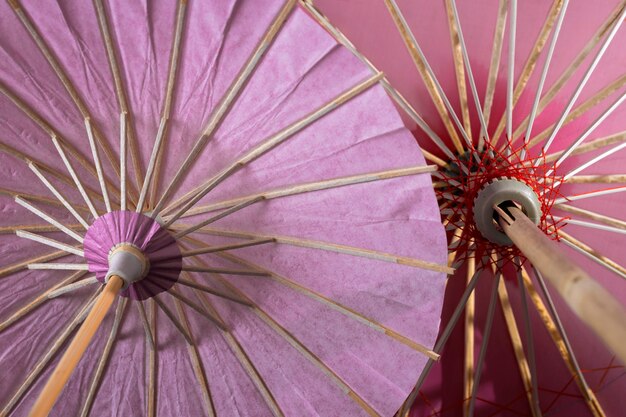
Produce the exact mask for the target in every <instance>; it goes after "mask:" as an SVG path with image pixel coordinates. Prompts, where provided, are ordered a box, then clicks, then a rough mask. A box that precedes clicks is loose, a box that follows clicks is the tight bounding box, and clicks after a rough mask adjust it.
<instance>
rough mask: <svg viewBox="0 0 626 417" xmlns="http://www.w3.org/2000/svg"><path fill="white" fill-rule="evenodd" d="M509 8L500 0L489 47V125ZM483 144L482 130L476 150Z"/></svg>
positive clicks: (485, 108) (486, 104) (486, 112)
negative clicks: (491, 45) (491, 43)
mask: <svg viewBox="0 0 626 417" xmlns="http://www.w3.org/2000/svg"><path fill="white" fill-rule="evenodd" d="M508 9H509V0H500V5H499V7H498V19H497V21H496V27H495V29H494V34H493V47H492V49H491V61H490V63H489V75H488V76H487V88H486V91H485V102H484V103H483V114H484V115H485V124H486V125H487V126H489V120H490V119H491V109H492V106H493V97H494V94H495V92H496V81H498V70H499V69H500V59H501V57H502V44H503V43H504V27H505V26H506V17H507V12H508ZM483 146H484V137H483V132H481V134H480V137H479V138H478V150H479V151H481V150H482V149H483Z"/></svg>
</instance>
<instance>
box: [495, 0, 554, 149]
mask: <svg viewBox="0 0 626 417" xmlns="http://www.w3.org/2000/svg"><path fill="white" fill-rule="evenodd" d="M561 7H563V0H554V1H553V2H552V6H551V7H550V10H549V11H548V14H547V16H546V20H545V22H544V23H543V26H542V28H541V31H540V32H539V35H538V36H537V39H536V40H535V44H534V45H533V48H532V49H531V51H530V55H529V56H528V59H527V60H526V62H525V63H524V67H523V68H522V71H521V73H520V76H519V78H518V79H517V83H516V84H515V89H514V91H513V97H512V101H511V107H513V108H514V107H515V106H516V105H517V102H518V100H519V99H520V97H521V96H522V93H523V92H524V89H525V88H526V85H527V84H528V81H529V80H530V77H531V75H532V73H533V71H534V70H535V66H536V65H537V61H538V59H539V56H540V55H541V52H542V51H543V48H544V46H545V45H546V42H547V41H548V38H549V37H550V32H551V31H552V28H553V26H554V24H555V22H556V19H557V16H558V14H559V11H560V10H561ZM505 123H506V113H505V114H503V115H502V117H501V118H500V121H499V122H498V125H497V127H496V130H495V132H494V134H493V136H492V138H493V143H494V144H497V143H498V141H499V139H500V136H501V135H502V132H503V131H504V128H505ZM513 136H514V135H513Z"/></svg>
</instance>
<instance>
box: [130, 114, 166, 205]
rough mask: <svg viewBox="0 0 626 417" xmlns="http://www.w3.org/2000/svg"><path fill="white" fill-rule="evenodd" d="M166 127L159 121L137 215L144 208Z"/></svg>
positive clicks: (162, 120)
mask: <svg viewBox="0 0 626 417" xmlns="http://www.w3.org/2000/svg"><path fill="white" fill-rule="evenodd" d="M166 125H167V121H166V120H165V119H161V121H160V122H159V130H158V131H157V135H156V139H155V141H154V145H153V146H152V153H151V154H150V161H148V169H147V170H146V178H145V180H144V183H143V185H142V187H141V191H140V193H139V201H138V202H137V207H136V211H137V213H141V212H142V211H143V208H144V206H145V202H146V198H147V196H148V189H149V188H150V184H151V183H152V175H153V174H154V169H155V166H156V163H157V157H158V155H159V153H160V151H161V143H162V142H163V136H164V135H165V128H166Z"/></svg>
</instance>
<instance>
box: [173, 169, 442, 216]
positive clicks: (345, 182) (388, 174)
mask: <svg viewBox="0 0 626 417" xmlns="http://www.w3.org/2000/svg"><path fill="white" fill-rule="evenodd" d="M436 170H437V167H435V166H432V165H426V166H415V167H407V168H399V169H392V170H385V171H378V172H371V173H366V174H359V175H351V176H345V177H336V178H332V179H328V180H322V181H314V182H309V183H304V184H296V185H289V186H286V187H282V188H276V189H273V190H269V191H261V192H259V193H256V194H251V195H246V196H242V197H237V198H234V199H232V200H225V201H219V202H216V203H212V204H209V205H206V206H198V207H194V208H192V209H190V210H189V211H188V212H187V213H185V214H184V215H183V216H182V217H188V216H195V215H197V214H202V213H208V212H211V211H215V210H220V209H227V208H230V207H232V206H234V205H236V204H239V203H242V202H244V201H248V200H251V199H254V198H257V197H264V198H265V200H272V199H275V198H280V197H288V196H292V195H298V194H302V193H309V192H315V191H323V190H329V189H333V188H338V187H345V186H349V185H356V184H364V183H368V182H374V181H385V180H390V179H394V178H400V177H404V176H411V175H419V174H426V173H432V172H435V171H436ZM165 219H168V217H167V216H165Z"/></svg>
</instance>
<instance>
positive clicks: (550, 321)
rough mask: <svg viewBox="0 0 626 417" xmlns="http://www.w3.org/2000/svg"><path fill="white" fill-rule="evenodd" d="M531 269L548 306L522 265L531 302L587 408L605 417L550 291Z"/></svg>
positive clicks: (535, 271)
mask: <svg viewBox="0 0 626 417" xmlns="http://www.w3.org/2000/svg"><path fill="white" fill-rule="evenodd" d="M533 271H534V273H535V277H536V278H537V281H538V282H539V286H540V287H541V290H542V292H543V294H544V297H545V299H546V302H547V305H548V308H546V305H545V304H544V303H543V300H542V299H541V297H540V296H539V294H538V293H537V290H536V289H535V287H534V285H533V283H532V281H531V279H530V276H529V275H528V273H527V271H526V269H525V268H524V267H522V279H523V280H524V285H525V286H526V289H527V290H528V295H529V296H530V299H531V300H532V301H533V304H535V308H536V309H537V312H538V313H539V316H540V317H541V320H542V321H543V323H544V325H545V327H546V329H547V330H548V333H549V334H550V337H551V338H552V341H553V342H554V344H555V346H556V348H557V350H558V352H559V354H560V355H561V357H562V358H563V361H564V362H565V365H566V366H567V368H568V369H569V371H570V373H571V374H572V376H573V377H574V381H575V382H576V385H578V387H579V389H580V392H581V393H582V395H583V398H584V399H585V402H586V404H587V407H589V410H590V411H591V413H592V414H593V415H594V417H605V414H604V410H602V406H601V405H600V403H599V402H598V399H597V398H596V396H595V394H594V392H593V391H592V390H591V389H590V388H589V385H588V384H587V381H586V379H585V376H584V375H583V373H582V370H581V369H580V366H578V361H577V360H576V356H575V355H574V351H573V350H572V347H571V345H570V343H569V340H568V338H567V334H566V332H565V328H564V327H563V324H562V323H561V319H560V318H559V315H558V312H557V311H556V308H555V306H554V303H553V302H552V297H551V296H550V292H549V291H548V288H547V286H546V283H545V281H544V279H543V277H542V276H541V274H540V273H539V271H537V270H536V269H534V268H533Z"/></svg>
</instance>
